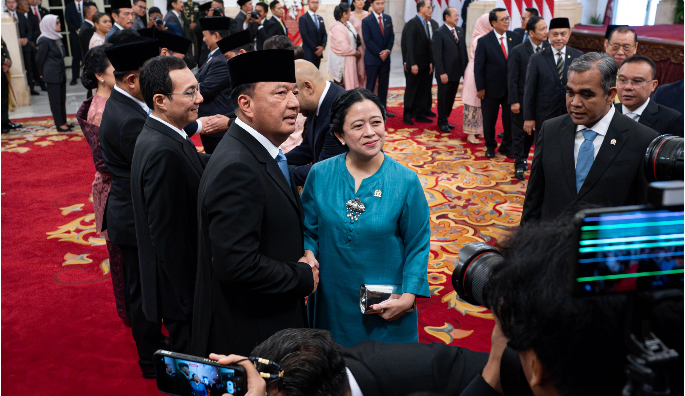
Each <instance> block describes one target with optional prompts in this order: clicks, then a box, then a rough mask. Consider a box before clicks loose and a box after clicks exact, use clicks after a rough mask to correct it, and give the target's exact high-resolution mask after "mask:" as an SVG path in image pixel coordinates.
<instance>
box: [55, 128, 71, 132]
mask: <svg viewBox="0 0 685 396" xmlns="http://www.w3.org/2000/svg"><path fill="white" fill-rule="evenodd" d="M55 129H56V130H57V132H71V128H70V127H66V128H64V129H62V128H60V127H55Z"/></svg>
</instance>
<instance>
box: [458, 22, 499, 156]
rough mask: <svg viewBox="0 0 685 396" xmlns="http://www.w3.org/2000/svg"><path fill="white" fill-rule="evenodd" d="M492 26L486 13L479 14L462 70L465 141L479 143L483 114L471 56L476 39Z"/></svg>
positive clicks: (473, 53) (474, 48) (474, 54)
mask: <svg viewBox="0 0 685 396" xmlns="http://www.w3.org/2000/svg"><path fill="white" fill-rule="evenodd" d="M491 30H492V26H491V25H490V22H489V21H488V14H483V15H481V17H480V18H478V20H477V21H476V26H475V28H474V29H473V36H471V51H470V52H471V57H470V58H471V59H470V60H469V64H468V65H467V66H466V71H464V86H463V88H462V91H461V101H462V102H463V103H464V125H463V126H464V133H465V134H467V135H468V138H467V141H468V142H469V143H473V144H479V143H480V140H478V138H477V137H476V135H482V134H483V114H482V113H481V110H480V99H478V97H477V96H476V77H475V76H474V74H473V58H474V57H475V56H476V45H477V44H478V39H479V38H481V37H483V36H485V35H486V34H488V33H490V31H491Z"/></svg>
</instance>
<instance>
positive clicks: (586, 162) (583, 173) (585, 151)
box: [576, 129, 597, 192]
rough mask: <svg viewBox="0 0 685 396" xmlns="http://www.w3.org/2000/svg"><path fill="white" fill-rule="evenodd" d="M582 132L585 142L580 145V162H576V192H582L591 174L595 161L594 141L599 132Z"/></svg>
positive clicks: (585, 130) (586, 130)
mask: <svg viewBox="0 0 685 396" xmlns="http://www.w3.org/2000/svg"><path fill="white" fill-rule="evenodd" d="M581 132H582V133H583V137H584V138H585V140H584V141H583V144H581V145H580V149H579V150H578V160H577V161H576V192H579V191H580V188H581V187H582V186H583V183H584V182H585V178H586V177H587V174H588V172H590V168H591V167H592V163H593V162H594V161H595V146H594V144H593V143H592V141H593V140H595V138H596V137H597V132H595V131H593V130H591V129H583V130H582V131H581Z"/></svg>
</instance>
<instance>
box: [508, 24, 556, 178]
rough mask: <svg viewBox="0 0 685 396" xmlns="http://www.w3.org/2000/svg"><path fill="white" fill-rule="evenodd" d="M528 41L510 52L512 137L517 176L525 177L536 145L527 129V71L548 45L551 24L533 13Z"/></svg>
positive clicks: (509, 85) (509, 82)
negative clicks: (525, 98) (530, 63)
mask: <svg viewBox="0 0 685 396" xmlns="http://www.w3.org/2000/svg"><path fill="white" fill-rule="evenodd" d="M528 26H529V27H530V30H528V32H527V33H528V37H529V39H528V40H525V41H524V42H523V43H521V44H519V45H517V46H516V47H514V49H513V50H511V55H509V59H508V65H507V69H508V70H507V72H508V73H509V75H508V77H507V83H508V87H507V88H508V91H509V103H510V104H511V135H512V136H511V139H512V148H513V150H514V158H515V162H514V168H515V175H516V178H517V179H519V180H524V179H525V178H526V177H525V174H524V173H525V171H526V169H527V168H526V161H528V153H529V152H530V146H531V145H532V144H533V141H534V139H533V134H530V135H529V134H527V133H526V132H525V131H524V130H523V109H522V108H521V104H522V103H523V92H524V88H525V85H526V70H527V69H528V61H529V60H530V57H531V56H532V55H533V54H535V53H537V52H540V51H542V50H543V49H545V48H547V46H548V44H549V43H548V42H547V23H545V20H544V19H542V18H540V17H537V16H533V17H531V18H530V19H529V20H528Z"/></svg>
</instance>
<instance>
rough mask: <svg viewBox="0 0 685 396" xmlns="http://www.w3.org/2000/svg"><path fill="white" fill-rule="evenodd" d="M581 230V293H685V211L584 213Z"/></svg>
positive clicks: (633, 209)
mask: <svg viewBox="0 0 685 396" xmlns="http://www.w3.org/2000/svg"><path fill="white" fill-rule="evenodd" d="M575 226H576V242H577V243H576V246H577V248H576V252H575V253H576V262H577V270H576V285H577V288H576V290H577V293H578V294H579V295H597V294H611V293H623V292H634V291H650V290H659V289H675V288H679V289H683V273H684V272H685V270H684V269H683V250H684V249H683V245H684V237H685V234H684V232H683V227H684V226H685V215H684V212H683V207H682V206H681V207H676V208H667V209H653V208H649V207H646V206H624V207H618V208H603V209H589V210H583V211H580V212H579V213H578V214H577V215H576V218H575Z"/></svg>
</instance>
